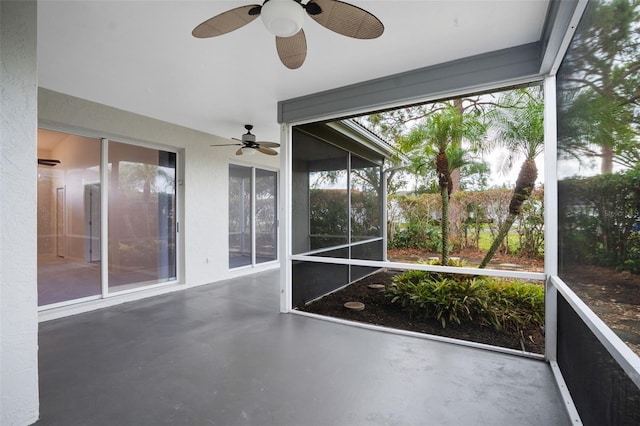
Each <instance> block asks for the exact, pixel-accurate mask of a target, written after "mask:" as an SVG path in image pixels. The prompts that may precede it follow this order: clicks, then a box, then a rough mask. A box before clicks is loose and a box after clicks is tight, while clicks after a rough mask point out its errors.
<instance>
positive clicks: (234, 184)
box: [229, 164, 253, 268]
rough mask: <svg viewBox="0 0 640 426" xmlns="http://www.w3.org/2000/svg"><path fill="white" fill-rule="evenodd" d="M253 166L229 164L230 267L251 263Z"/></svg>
mask: <svg viewBox="0 0 640 426" xmlns="http://www.w3.org/2000/svg"><path fill="white" fill-rule="evenodd" d="M251 199H252V197H251V167H243V166H236V165H234V164H231V165H229V268H237V267H239V266H247V265H251V264H252V262H253V260H252V258H253V250H252V244H251V241H252V238H253V229H252V226H251V210H252V204H251Z"/></svg>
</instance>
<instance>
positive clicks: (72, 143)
mask: <svg viewBox="0 0 640 426" xmlns="http://www.w3.org/2000/svg"><path fill="white" fill-rule="evenodd" d="M103 149H105V151H106V152H108V158H103V157H102V152H103ZM102 164H108V165H107V168H106V170H107V172H108V173H106V175H107V176H108V181H107V182H106V184H107V186H104V182H103V181H102V178H103V176H102V175H103V170H105V169H101V165H102ZM107 194H108V195H107ZM107 197H108V199H107ZM105 206H106V209H105ZM105 210H106V212H107V213H108V224H107V227H108V234H107V235H104V234H103V232H104V230H103V228H104V223H103V221H102V213H103V211H105ZM176 236H177V222H176V154H175V153H173V152H167V151H161V150H156V149H151V148H144V147H139V146H134V145H128V144H124V143H119V142H112V141H108V140H106V139H104V140H100V139H94V138H86V137H81V136H77V135H71V134H66V133H61V132H55V131H50V130H44V129H40V130H38V305H39V306H45V305H46V306H47V308H49V307H56V306H61V305H65V304H69V303H75V302H78V301H85V300H90V299H98V298H101V297H107V296H108V295H109V294H112V293H116V292H121V291H123V290H129V289H133V288H139V287H144V286H147V285H151V284H157V283H166V282H168V281H173V280H175V279H176V278H177V265H176ZM105 237H106V238H105ZM105 240H106V241H105ZM105 242H106V244H105ZM103 245H104V247H108V251H103ZM107 257H108V262H103V260H105V261H106V260H107ZM103 277H106V278H107V282H106V283H104V282H103Z"/></svg>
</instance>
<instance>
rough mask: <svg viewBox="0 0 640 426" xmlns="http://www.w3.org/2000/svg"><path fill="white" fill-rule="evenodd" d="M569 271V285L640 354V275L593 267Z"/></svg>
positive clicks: (566, 276)
mask: <svg viewBox="0 0 640 426" xmlns="http://www.w3.org/2000/svg"><path fill="white" fill-rule="evenodd" d="M565 269H566V272H564V273H563V274H561V278H562V279H563V280H564V281H565V283H567V285H568V286H569V287H570V288H571V289H572V290H573V291H574V292H575V293H576V294H577V295H578V297H580V299H582V300H583V301H584V303H586V304H587V306H589V308H591V310H592V311H593V312H595V313H596V314H597V315H598V317H599V318H600V319H601V320H602V321H604V323H605V324H607V325H608V326H609V328H611V330H613V332H614V333H616V334H617V335H618V337H620V339H621V340H622V341H624V342H625V343H626V344H627V345H629V347H630V348H631V349H632V350H633V351H634V352H635V353H636V354H638V355H640V275H638V274H631V273H629V272H618V271H615V270H613V269H611V268H604V267H600V266H593V265H568V266H566V267H565Z"/></svg>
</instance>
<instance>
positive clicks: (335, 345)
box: [37, 271, 570, 426]
mask: <svg viewBox="0 0 640 426" xmlns="http://www.w3.org/2000/svg"><path fill="white" fill-rule="evenodd" d="M277 281H278V271H273V272H266V273H260V274H256V275H253V276H249V277H245V278H239V279H235V280H231V281H226V282H222V283H215V284H211V285H207V286H203V287H199V288H195V289H191V290H187V291H183V292H178V293H173V294H169V295H164V296H158V297H154V298H150V299H146V300H142V301H138V302H131V303H128V304H125V305H120V306H116V307H112V308H107V309H103V310H99V311H94V312H90V313H86V314H82V315H77V316H74V317H69V318H63V319H59V320H55V321H50V322H46V323H42V324H40V343H39V344H40V367H39V368H40V412H41V415H40V416H41V420H40V421H39V422H38V423H37V425H41V426H44V425H64V426H80V425H118V426H124V425H136V426H142V425H154V426H156V425H260V426H269V425H278V426H286V425H310V426H311V425H318V426H328V425H348V426H357V425H492V426H497V425H545V426H547V425H568V424H570V422H569V419H568V417H567V415H566V412H565V410H564V407H563V405H562V403H561V399H560V394H559V392H558V391H557V389H556V386H555V383H554V380H553V376H552V373H551V370H550V368H549V366H548V365H547V364H546V363H544V362H542V361H536V360H532V359H526V358H521V357H517V356H511V355H504V354H499V353H495V352H491V351H485V350H480V349H472V348H468V347H463V346H458V345H453V344H448V343H442V342H435V341H429V340H424V339H418V338H413V337H406V336H400V335H395V334H390V333H383V332H378V331H370V330H363V329H360V328H356V327H351V326H347V325H341V324H335V323H330V322H327V321H322V320H318V319H314V318H306V317H302V316H299V315H293V314H289V315H287V314H279V313H278V303H279V302H278V282H277Z"/></svg>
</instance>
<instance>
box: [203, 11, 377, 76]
mask: <svg viewBox="0 0 640 426" xmlns="http://www.w3.org/2000/svg"><path fill="white" fill-rule="evenodd" d="M302 1H303V0H265V1H264V3H262V5H258V4H251V5H247V6H241V7H237V8H234V9H231V10H228V11H226V12H223V13H221V14H219V15H216V16H214V17H213V18H210V19H207V20H206V21H204V22H203V23H201V24H200V25H198V26H197V27H195V28H194V29H193V31H192V33H191V34H192V35H193V36H194V37H197V38H208V37H216V36H219V35H222V34H226V33H229V32H231V31H234V30H237V29H238V28H241V27H243V26H245V25H247V24H248V23H250V22H251V21H253V20H254V19H256V18H257V17H258V16H261V17H262V21H263V23H264V25H265V26H266V27H267V29H268V30H269V32H271V33H272V34H274V35H275V36H276V50H277V51H278V56H279V57H280V61H281V62H282V63H283V64H284V66H286V67H287V68H289V69H296V68H300V66H302V64H303V63H304V60H305V58H306V56H307V39H306V37H305V35H304V30H303V29H302V24H303V22H304V12H307V15H309V16H310V17H311V18H312V19H313V20H314V21H316V22H317V23H319V24H320V25H322V26H323V27H325V28H328V29H330V30H331V31H334V32H336V33H338V34H342V35H345V36H347V37H352V38H357V39H373V38H377V37H380V36H381V35H382V33H383V32H384V25H383V24H382V22H380V20H379V19H378V18H376V17H375V16H374V15H372V14H371V13H369V12H367V11H366V10H364V9H361V8H359V7H357V6H354V5H352V4H349V3H345V2H342V1H338V0H309V1H308V2H307V3H302Z"/></svg>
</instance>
